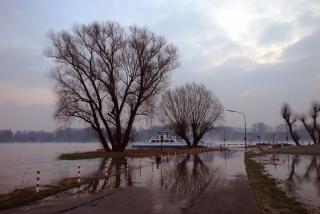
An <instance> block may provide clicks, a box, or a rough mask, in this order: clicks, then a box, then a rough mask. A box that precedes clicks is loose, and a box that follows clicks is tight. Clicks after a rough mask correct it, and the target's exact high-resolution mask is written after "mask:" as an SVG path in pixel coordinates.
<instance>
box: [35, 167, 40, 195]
mask: <svg viewBox="0 0 320 214" xmlns="http://www.w3.org/2000/svg"><path fill="white" fill-rule="evenodd" d="M39 191H40V170H37V183H36V192H39Z"/></svg>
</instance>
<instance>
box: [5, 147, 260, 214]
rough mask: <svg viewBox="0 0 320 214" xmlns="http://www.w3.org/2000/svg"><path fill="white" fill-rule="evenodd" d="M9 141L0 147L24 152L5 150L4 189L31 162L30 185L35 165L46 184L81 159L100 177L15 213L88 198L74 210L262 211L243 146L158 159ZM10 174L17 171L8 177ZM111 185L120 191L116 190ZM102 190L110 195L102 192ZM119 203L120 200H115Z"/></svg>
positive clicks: (72, 172) (84, 170)
mask: <svg viewBox="0 0 320 214" xmlns="http://www.w3.org/2000/svg"><path fill="white" fill-rule="evenodd" d="M0 146H2V145H0ZM23 146H25V148H23ZM8 147H12V146H11V145H5V146H4V147H2V148H6V149H7V152H4V151H3V149H1V153H3V154H5V155H8V151H9V150H10V152H12V151H17V152H19V155H18V154H16V155H15V156H7V158H4V157H3V156H2V154H1V162H0V163H1V166H2V167H3V170H1V180H0V183H1V190H2V192H6V191H9V190H10V189H12V188H13V187H15V186H16V187H19V184H20V183H22V182H21V180H22V179H23V178H22V177H21V176H20V177H19V176H18V175H16V174H22V173H24V172H25V171H26V170H27V169H28V168H32V170H30V172H32V174H31V175H29V180H30V181H29V183H28V182H27V179H26V176H25V178H24V179H23V182H24V185H25V186H30V185H34V183H35V170H36V169H40V170H41V181H42V184H44V183H52V182H55V181H58V180H60V179H62V178H66V177H74V176H76V172H77V168H76V167H77V165H78V164H80V165H81V175H83V176H86V175H95V176H97V177H98V178H99V179H98V180H97V181H94V182H92V183H90V184H86V185H82V186H81V187H80V188H74V189H72V190H69V191H66V192H64V193H61V194H58V195H55V196H51V197H49V198H46V199H44V200H41V201H39V202H37V203H35V204H34V205H31V206H28V207H25V208H17V209H14V210H12V213H20V212H21V213H34V211H35V210H37V213H46V212H47V210H48V209H49V210H52V212H53V211H54V212H57V213H58V212H59V210H60V211H61V210H63V209H66V207H68V206H70V207H75V204H77V203H80V202H81V201H82V202H83V201H86V200H87V201H86V202H84V203H83V204H84V205H79V206H76V207H79V208H77V210H76V211H75V213H82V212H83V211H84V210H85V209H86V208H85V207H84V206H87V209H90V211H96V212H95V213H99V212H100V213H105V212H108V209H111V210H109V211H110V212H111V213H123V212H126V211H125V210H127V211H128V209H134V210H135V211H136V213H138V211H139V212H140V211H141V212H140V213H181V212H183V213H198V212H202V213H211V211H213V210H214V211H217V212H218V213H239V212H238V211H239V210H238V207H240V206H241V211H243V212H242V213H257V206H256V203H255V200H254V197H253V193H252V190H251V187H250V185H249V182H248V180H247V177H246V171H245V166H244V161H243V158H244V150H243V149H231V150H228V151H215V152H208V153H193V154H183V155H179V156H175V155H171V156H163V157H162V160H161V162H157V161H156V159H155V158H154V157H153V158H152V157H145V158H108V159H93V160H83V161H61V160H57V159H56V158H57V156H58V155H59V154H60V153H62V152H68V151H72V150H73V151H74V150H75V148H76V150H78V151H85V150H93V149H96V148H98V147H99V145H92V144H87V145H85V144H74V145H69V144H65V145H64V144H38V145H36V144H28V145H18V144H15V145H13V147H14V149H13V148H11V149H9V148H8ZM31 147H33V148H31ZM67 147H68V148H67ZM48 150H50V151H48ZM27 153H30V154H28V155H27ZM22 154H25V155H22ZM18 157H20V159H19V158H18ZM16 171H17V172H16ZM14 172H16V174H15V173H14ZM9 175H12V177H11V178H10V179H9V178H6V176H7V177H8V176H9ZM42 176H44V178H42ZM4 181H5V182H4ZM112 191H116V192H117V191H118V193H116V194H111V193H112ZM110 192H111V193H110ZM101 194H105V195H103V196H102V197H101ZM93 197H98V199H93ZM105 197H107V198H105ZM104 198H105V199H104ZM91 201H94V204H92V203H93V202H91ZM123 201H127V202H126V203H124V202H123ZM117 203H120V204H121V205H119V206H115V204H117ZM146 204H148V206H145V205H146ZM141 205H143V206H141ZM132 207H134V208H132ZM93 209H96V210H93ZM115 209H118V210H115ZM121 209H123V210H121ZM141 209H142V210H141ZM9 213H10V212H9ZM71 213H72V212H71Z"/></svg>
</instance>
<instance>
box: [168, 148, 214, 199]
mask: <svg viewBox="0 0 320 214" xmlns="http://www.w3.org/2000/svg"><path fill="white" fill-rule="evenodd" d="M190 159H192V164H191V166H190V167H188V165H187V163H188V161H189V160H190ZM211 176H212V175H211V174H210V173H209V168H208V167H207V166H206V165H205V164H204V162H203V161H202V160H201V158H200V156H199V155H198V154H195V155H193V156H192V157H191V156H187V157H185V158H184V159H183V160H182V161H181V162H179V163H178V164H177V165H176V171H175V180H174V182H173V183H172V184H171V187H170V192H171V193H172V194H175V195H176V196H177V198H188V199H189V200H190V201H193V200H194V199H195V198H196V197H197V195H199V194H200V193H201V192H202V191H203V190H204V189H205V188H206V186H207V185H208V184H209V181H210V177H211Z"/></svg>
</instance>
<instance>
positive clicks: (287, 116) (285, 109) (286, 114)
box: [281, 103, 300, 146]
mask: <svg viewBox="0 0 320 214" xmlns="http://www.w3.org/2000/svg"><path fill="white" fill-rule="evenodd" d="M281 115H282V118H283V119H284V120H285V122H286V123H287V125H288V128H289V133H290V136H291V138H292V140H293V142H294V143H295V144H296V145H298V146H300V142H299V136H298V134H297V133H296V132H295V131H293V125H294V123H295V122H297V118H296V117H295V116H293V115H292V111H291V108H290V106H289V104H288V103H285V104H283V106H282V109H281Z"/></svg>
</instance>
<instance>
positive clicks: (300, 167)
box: [264, 155, 320, 207]
mask: <svg viewBox="0 0 320 214" xmlns="http://www.w3.org/2000/svg"><path fill="white" fill-rule="evenodd" d="M271 159H272V156H270V155H268V156H265V159H264V163H266V166H265V169H266V170H267V172H268V173H270V174H271V175H272V176H273V177H275V178H278V179H280V180H282V181H283V185H284V187H285V188H286V189H288V190H290V191H291V192H293V193H295V194H297V196H298V197H299V198H301V200H302V201H304V202H306V203H307V204H309V205H311V206H314V207H319V206H320V161H319V159H320V156H318V155H314V156H311V155H279V156H278V159H279V161H278V163H277V164H273V165H274V166H273V167H272V164H270V163H271V162H270V161H268V160H271Z"/></svg>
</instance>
